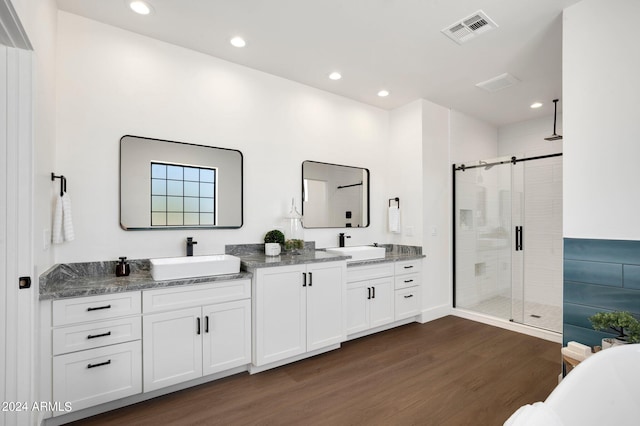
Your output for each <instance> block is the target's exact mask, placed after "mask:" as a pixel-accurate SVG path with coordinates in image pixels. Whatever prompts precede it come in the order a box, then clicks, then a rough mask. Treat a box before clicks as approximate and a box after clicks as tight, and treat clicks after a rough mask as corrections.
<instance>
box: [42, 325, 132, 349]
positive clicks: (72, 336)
mask: <svg viewBox="0 0 640 426" xmlns="http://www.w3.org/2000/svg"><path fill="white" fill-rule="evenodd" d="M141 330H142V326H141V320H140V317H139V316H135V317H127V318H121V319H115V320H107V321H98V322H92V323H84V324H80V325H73V326H68V327H60V328H54V329H53V354H54V355H61V354H65V353H68V352H76V351H81V350H85V349H93V348H97V347H100V346H106V345H113V344H116V343H124V342H130V341H132V340H139V339H140V338H141V337H142V331H141Z"/></svg>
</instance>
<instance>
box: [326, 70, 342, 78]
mask: <svg viewBox="0 0 640 426" xmlns="http://www.w3.org/2000/svg"><path fill="white" fill-rule="evenodd" d="M329 78H330V79H331V80H340V79H341V78H342V74H340V73H339V72H336V71H334V72H332V73H331V74H329Z"/></svg>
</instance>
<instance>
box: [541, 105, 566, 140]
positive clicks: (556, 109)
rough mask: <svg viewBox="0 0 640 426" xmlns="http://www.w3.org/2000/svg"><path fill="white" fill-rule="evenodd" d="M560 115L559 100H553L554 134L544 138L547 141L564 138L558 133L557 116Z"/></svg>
mask: <svg viewBox="0 0 640 426" xmlns="http://www.w3.org/2000/svg"><path fill="white" fill-rule="evenodd" d="M557 115H558V100H557V99H554V100H553V134H552V135H551V136H549V137H548V138H544V140H545V141H557V140H559V139H562V135H558V134H556V118H557Z"/></svg>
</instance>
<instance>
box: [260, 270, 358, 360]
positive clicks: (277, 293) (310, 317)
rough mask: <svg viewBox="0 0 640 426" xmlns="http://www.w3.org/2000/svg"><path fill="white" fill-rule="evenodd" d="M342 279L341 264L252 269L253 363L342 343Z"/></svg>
mask: <svg viewBox="0 0 640 426" xmlns="http://www.w3.org/2000/svg"><path fill="white" fill-rule="evenodd" d="M345 279H346V262H344V261H340V262H320V263H310V264H302V265H291V266H277V267H266V268H258V269H256V270H255V272H254V276H253V280H254V282H253V303H254V312H255V317H254V319H253V321H254V323H253V341H254V346H253V347H254V353H253V364H254V365H255V366H264V365H267V364H271V363H274V362H277V361H281V360H284V359H287V358H291V357H294V356H296V355H300V354H303V353H305V352H311V351H314V350H317V349H321V348H325V347H328V346H331V345H334V344H338V343H340V342H342V341H344V340H345V337H346V335H345V324H344V310H345V309H344V308H345V298H346V295H345Z"/></svg>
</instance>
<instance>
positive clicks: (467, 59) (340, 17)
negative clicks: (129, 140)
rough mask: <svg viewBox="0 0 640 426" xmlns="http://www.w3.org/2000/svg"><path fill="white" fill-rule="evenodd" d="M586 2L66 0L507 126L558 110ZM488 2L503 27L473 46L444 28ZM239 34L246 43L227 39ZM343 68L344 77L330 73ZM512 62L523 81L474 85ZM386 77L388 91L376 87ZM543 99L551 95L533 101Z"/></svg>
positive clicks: (246, 57) (352, 88)
mask: <svg viewBox="0 0 640 426" xmlns="http://www.w3.org/2000/svg"><path fill="white" fill-rule="evenodd" d="M578 1H579V0H269V1H267V0H148V3H150V4H152V6H153V8H154V13H153V14H152V15H149V16H141V15H136V14H134V13H133V12H131V11H130V10H129V8H128V5H127V2H126V1H125V0H58V5H59V8H60V9H62V10H65V11H68V12H71V13H75V14H78V15H81V16H85V17H87V18H91V19H94V20H97V21H100V22H104V23H106V24H110V25H114V26H116V27H120V28H123V29H126V30H129V31H133V32H136V33H139V34H143V35H146V36H149V37H153V38H156V39H159V40H163V41H166V42H169V43H172V44H176V45H179V46H183V47H186V48H189V49H193V50H196V51H199V52H202V53H206V54H209V55H212V56H215V57H218V58H222V59H225V60H228V61H230V62H234V63H238V64H242V65H246V66H248V67H250V68H254V69H257V70H261V71H264V72H267V73H270V74H274V75H277V76H280V77H284V78H287V79H289V80H293V81H297V82H300V83H303V84H306V85H309V86H313V87H316V88H318V89H322V90H326V91H329V92H332V93H335V94H338V95H342V96H345V97H348V98H351V99H354V100H357V101H360V102H364V103H367V104H370V105H374V106H377V107H380V108H384V109H393V108H397V107H399V106H402V105H405V104H407V103H409V102H411V101H414V100H416V99H419V98H424V99H428V100H430V101H432V102H435V103H438V104H440V105H443V106H446V107H450V108H453V109H455V110H457V111H460V112H463V113H465V114H468V115H471V116H474V117H477V118H479V119H481V120H484V121H486V122H488V123H491V124H493V125H496V126H502V125H505V124H509V123H514V122H518V121H523V120H528V119H532V118H537V117H540V116H546V115H550V114H553V103H552V102H551V101H552V99H554V98H561V94H562V10H563V9H564V8H565V7H567V6H570V5H572V4H574V3H577V2H578ZM478 10H483V11H484V12H485V13H486V14H487V15H488V16H489V17H490V18H491V19H493V20H494V21H495V22H496V23H497V24H498V28H497V29H494V30H491V31H488V32H486V33H485V34H482V35H480V36H478V37H477V38H476V39H474V40H471V41H469V42H468V43H465V44H463V45H458V44H456V43H455V42H453V41H452V40H450V39H449V38H447V37H446V36H444V35H443V34H442V33H441V32H440V30H442V29H443V28H445V27H448V26H449V25H451V24H453V23H454V22H456V21H458V20H460V19H462V18H465V17H467V16H469V15H471V14H472V13H474V12H476V11H478ZM236 35H241V36H242V37H244V38H245V39H246V41H247V46H246V47H244V48H242V49H238V48H235V47H233V46H231V45H230V44H229V39H230V38H231V37H233V36H236ZM336 70H337V71H339V72H341V73H342V76H343V78H342V79H341V80H339V81H332V80H329V79H328V75H329V73H330V72H332V71H336ZM503 73H509V74H511V75H513V76H515V77H516V78H518V79H519V80H520V83H518V84H517V85H515V86H512V87H509V88H506V89H502V90H500V91H498V92H494V93H489V92H486V91H484V90H482V89H479V88H477V87H475V85H476V84H477V83H479V82H482V81H485V80H488V79H490V78H493V77H496V76H498V75H500V74H503ZM383 88H384V89H387V90H389V92H390V93H391V94H390V95H389V96H388V97H386V98H380V97H378V96H377V92H378V91H379V90H380V89H383ZM534 101H541V102H543V103H544V106H543V107H542V108H540V109H537V110H532V109H530V108H529V105H530V104H531V103H533V102H534ZM558 108H559V110H561V108H562V100H561V101H560V102H559V105H558ZM551 125H552V124H551V122H550V129H551Z"/></svg>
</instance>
